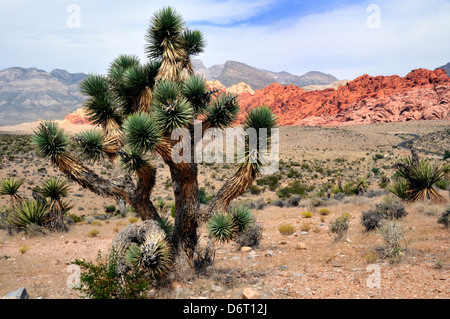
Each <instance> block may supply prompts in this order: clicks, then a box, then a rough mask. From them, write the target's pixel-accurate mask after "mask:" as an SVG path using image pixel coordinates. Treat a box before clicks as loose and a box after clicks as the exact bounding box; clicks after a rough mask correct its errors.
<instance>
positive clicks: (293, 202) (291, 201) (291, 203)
mask: <svg viewBox="0 0 450 319" xmlns="http://www.w3.org/2000/svg"><path fill="white" fill-rule="evenodd" d="M301 200H302V197H301V196H300V195H294V196H292V197H290V198H288V199H287V200H286V202H285V203H286V206H287V207H297V206H298V205H299V203H300V201H301Z"/></svg>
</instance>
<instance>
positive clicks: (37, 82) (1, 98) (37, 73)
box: [0, 60, 450, 126]
mask: <svg viewBox="0 0 450 319" xmlns="http://www.w3.org/2000/svg"><path fill="white" fill-rule="evenodd" d="M193 65H194V70H195V72H196V73H197V74H201V75H203V76H204V77H205V78H206V79H207V80H209V81H216V80H217V81H219V82H221V83H222V84H223V85H224V86H225V87H230V86H232V85H235V84H238V83H241V82H245V83H246V84H247V85H249V86H250V87H251V88H252V89H253V90H255V91H256V90H261V89H263V88H265V87H267V86H269V85H271V84H273V83H279V84H281V85H289V84H294V85H295V86H298V87H302V88H304V89H305V90H321V89H325V88H327V87H334V88H337V86H338V85H340V84H345V83H346V81H347V80H341V81H338V79H337V78H336V77H334V76H333V75H330V74H325V73H322V72H318V71H312V72H308V73H306V74H304V75H300V76H298V75H292V74H290V73H287V72H272V71H267V70H262V69H257V68H254V67H251V66H249V65H246V64H244V63H240V62H235V61H227V62H226V63H224V64H221V65H215V66H212V67H209V68H206V67H205V66H204V65H203V63H202V61H200V60H194V61H193ZM440 68H442V69H444V70H445V71H446V73H447V74H449V75H450V63H448V64H446V65H444V66H442V67H440ZM85 77H86V74H84V73H69V72H67V71H65V70H60V69H55V70H53V71H51V72H50V73H48V72H46V71H44V70H39V69H37V68H20V67H12V68H8V69H4V70H1V71H0V126H3V125H14V124H20V123H26V122H33V121H37V120H39V119H45V120H52V119H63V118H64V117H65V116H66V115H68V114H70V113H71V112H73V111H75V110H76V109H78V108H81V107H82V106H83V102H84V100H85V97H84V96H83V95H82V94H81V93H80V92H79V84H80V82H81V81H82V80H83V79H84V78H85Z"/></svg>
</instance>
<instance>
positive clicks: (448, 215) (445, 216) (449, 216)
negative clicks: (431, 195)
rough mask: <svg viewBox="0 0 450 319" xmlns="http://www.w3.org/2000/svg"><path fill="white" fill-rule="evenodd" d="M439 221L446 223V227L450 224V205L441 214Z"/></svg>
mask: <svg viewBox="0 0 450 319" xmlns="http://www.w3.org/2000/svg"><path fill="white" fill-rule="evenodd" d="M438 223H439V224H442V225H444V227H445V228H448V227H449V226H450V207H447V209H446V210H445V211H444V212H443V213H442V214H441V216H440V217H439V219H438Z"/></svg>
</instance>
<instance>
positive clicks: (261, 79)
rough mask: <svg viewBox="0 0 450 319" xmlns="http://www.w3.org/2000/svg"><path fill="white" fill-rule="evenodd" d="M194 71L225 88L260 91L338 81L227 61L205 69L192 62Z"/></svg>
mask: <svg viewBox="0 0 450 319" xmlns="http://www.w3.org/2000/svg"><path fill="white" fill-rule="evenodd" d="M192 63H193V66H194V71H195V73H197V74H201V75H203V76H204V77H205V78H206V79H207V80H209V81H216V80H217V81H219V82H220V83H222V84H223V85H224V86H225V87H230V86H232V85H234V84H237V83H240V82H245V83H247V84H248V85H249V86H250V87H251V88H252V89H253V90H255V91H256V90H260V89H263V88H265V87H266V86H269V85H270V84H273V83H279V84H282V85H289V84H294V85H296V86H299V87H303V86H308V85H327V84H331V83H333V82H336V81H338V79H337V78H336V77H334V76H333V75H331V74H325V73H322V72H318V71H311V72H308V73H306V74H304V75H300V76H298V75H293V74H290V73H288V72H272V71H267V70H263V69H257V68H254V67H251V66H249V65H246V64H244V63H241V62H236V61H227V62H225V63H224V64H220V65H214V66H212V67H210V68H206V67H205V66H204V65H203V62H202V61H200V60H193V61H192Z"/></svg>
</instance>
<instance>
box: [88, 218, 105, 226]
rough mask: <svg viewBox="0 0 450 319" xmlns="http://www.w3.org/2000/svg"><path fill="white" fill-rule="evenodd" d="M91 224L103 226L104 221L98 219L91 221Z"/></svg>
mask: <svg viewBox="0 0 450 319" xmlns="http://www.w3.org/2000/svg"><path fill="white" fill-rule="evenodd" d="M91 225H93V226H103V223H102V222H101V221H99V220H97V219H96V220H93V221H92V222H91Z"/></svg>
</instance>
